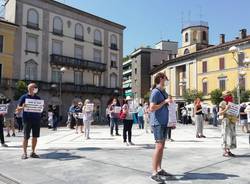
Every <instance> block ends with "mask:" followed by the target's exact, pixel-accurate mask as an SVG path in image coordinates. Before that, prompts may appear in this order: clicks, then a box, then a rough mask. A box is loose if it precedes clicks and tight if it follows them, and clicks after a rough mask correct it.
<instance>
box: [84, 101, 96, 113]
mask: <svg viewBox="0 0 250 184" xmlns="http://www.w3.org/2000/svg"><path fill="white" fill-rule="evenodd" d="M93 111H94V104H93V103H89V104H86V112H93Z"/></svg>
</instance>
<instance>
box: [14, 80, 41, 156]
mask: <svg viewBox="0 0 250 184" xmlns="http://www.w3.org/2000/svg"><path fill="white" fill-rule="evenodd" d="M37 92H38V88H37V85H36V84H35V83H31V84H29V85H28V93H27V94H24V95H23V96H21V98H20V100H19V106H18V107H17V112H20V111H22V110H23V126H24V139H23V155H22V159H27V158H28V156H27V147H28V140H29V138H30V132H31V131H32V152H31V154H30V157H32V158H39V155H37V154H36V153H35V149H36V145H37V138H38V137H39V136H40V121H41V113H42V111H43V103H44V102H43V101H42V100H41V98H40V97H39V96H38V95H37Z"/></svg>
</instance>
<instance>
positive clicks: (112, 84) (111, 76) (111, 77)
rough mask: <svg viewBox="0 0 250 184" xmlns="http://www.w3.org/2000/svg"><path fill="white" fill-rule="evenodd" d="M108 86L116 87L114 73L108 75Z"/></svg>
mask: <svg viewBox="0 0 250 184" xmlns="http://www.w3.org/2000/svg"><path fill="white" fill-rule="evenodd" d="M110 87H111V88H117V75H116V74H115V73H112V74H111V75H110Z"/></svg>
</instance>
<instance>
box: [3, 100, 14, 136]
mask: <svg viewBox="0 0 250 184" xmlns="http://www.w3.org/2000/svg"><path fill="white" fill-rule="evenodd" d="M15 109H16V106H15V104H14V102H13V101H11V100H10V101H9V103H8V111H7V113H6V114H5V116H4V117H5V126H6V128H7V137H10V130H11V131H12V136H13V137H15V136H16V134H15V122H14V120H15V119H14V115H15Z"/></svg>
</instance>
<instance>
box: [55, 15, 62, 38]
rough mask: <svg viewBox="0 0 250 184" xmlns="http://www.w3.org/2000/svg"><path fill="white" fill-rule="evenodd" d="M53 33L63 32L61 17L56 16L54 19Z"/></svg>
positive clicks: (59, 33) (60, 33)
mask: <svg viewBox="0 0 250 184" xmlns="http://www.w3.org/2000/svg"><path fill="white" fill-rule="evenodd" d="M53 33H54V34H57V35H62V34H63V21H62V19H61V18H60V17H54V19H53Z"/></svg>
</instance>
